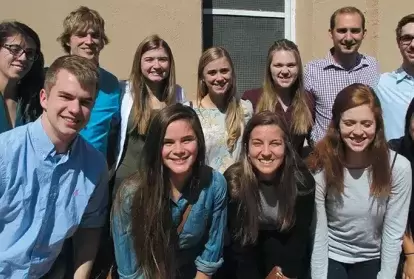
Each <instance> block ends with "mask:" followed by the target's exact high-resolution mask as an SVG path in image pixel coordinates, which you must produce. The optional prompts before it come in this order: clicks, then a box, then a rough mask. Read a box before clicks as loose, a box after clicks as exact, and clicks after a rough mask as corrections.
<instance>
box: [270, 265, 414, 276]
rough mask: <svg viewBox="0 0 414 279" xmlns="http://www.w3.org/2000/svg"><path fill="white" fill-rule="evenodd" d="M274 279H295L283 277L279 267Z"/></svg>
mask: <svg viewBox="0 0 414 279" xmlns="http://www.w3.org/2000/svg"><path fill="white" fill-rule="evenodd" d="M276 278H277V279H295V278H288V277H286V276H285V275H283V273H282V269H281V268H280V267H277V273H276ZM413 279H414V277H413Z"/></svg>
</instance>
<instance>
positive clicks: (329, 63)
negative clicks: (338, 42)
mask: <svg viewBox="0 0 414 279" xmlns="http://www.w3.org/2000/svg"><path fill="white" fill-rule="evenodd" d="M333 52H334V48H333V47H332V48H331V49H330V50H329V52H328V54H327V55H326V57H325V59H323V61H322V66H323V68H324V69H327V68H330V67H335V68H339V69H343V70H345V69H344V67H342V66H341V65H339V64H338V63H337V62H336V61H335V59H334V58H333ZM365 66H369V64H368V62H367V58H366V56H365V55H363V54H361V53H358V57H357V64H356V65H355V66H354V67H352V69H351V70H357V69H360V68H362V67H365Z"/></svg>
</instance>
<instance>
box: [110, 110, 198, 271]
mask: <svg viewBox="0 0 414 279" xmlns="http://www.w3.org/2000/svg"><path fill="white" fill-rule="evenodd" d="M178 120H186V121H188V122H189V123H190V125H191V127H192V129H193V130H194V133H195V135H196V137H197V148H198V153H197V158H196V160H195V162H194V165H193V167H192V176H191V181H190V183H189V187H191V188H190V191H193V190H194V191H195V190H197V189H198V188H199V187H202V185H200V179H201V176H202V171H203V169H204V166H205V152H206V147H205V142H204V135H203V131H202V128H201V123H200V120H199V119H198V116H197V114H196V113H195V111H194V110H193V109H192V108H190V107H188V106H184V105H182V104H180V103H177V104H174V105H171V106H168V107H165V108H164V109H162V110H161V111H160V112H159V113H157V114H156V115H155V116H154V118H153V120H152V121H151V124H150V126H149V129H148V133H147V139H146V141H145V144H144V148H143V150H142V154H141V157H140V160H139V168H138V171H137V172H136V173H135V174H134V175H132V176H131V177H129V178H127V179H126V180H125V181H124V182H123V183H122V185H121V188H120V190H119V191H118V193H117V198H116V202H115V204H114V209H113V210H114V211H115V210H121V206H122V204H128V203H127V201H125V200H122V199H123V198H124V197H123V194H121V193H130V192H133V193H134V194H133V197H132V206H131V236H132V238H133V241H134V250H135V253H136V256H137V259H139V261H138V264H139V267H140V269H141V270H142V272H143V274H144V277H145V278H159V279H161V278H162V279H164V278H166V279H167V278H171V279H173V278H175V277H174V274H175V271H176V266H175V264H174V256H175V254H174V252H175V251H176V248H177V245H178V235H177V232H176V228H175V227H174V226H173V221H172V215H171V214H172V213H171V209H170V205H171V201H170V192H171V186H170V182H169V181H170V180H169V176H168V169H167V168H166V166H165V165H164V164H163V159H162V155H161V152H162V147H163V145H164V137H165V132H166V130H167V128H168V126H169V125H170V124H171V123H172V122H175V121H178ZM131 189H132V191H131Z"/></svg>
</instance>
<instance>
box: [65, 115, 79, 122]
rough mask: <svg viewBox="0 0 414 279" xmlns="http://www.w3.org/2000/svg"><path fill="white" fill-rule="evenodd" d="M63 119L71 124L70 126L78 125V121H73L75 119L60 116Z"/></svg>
mask: <svg viewBox="0 0 414 279" xmlns="http://www.w3.org/2000/svg"><path fill="white" fill-rule="evenodd" d="M62 118H63V119H65V120H66V121H67V122H69V123H72V124H76V123H79V120H77V119H75V118H71V117H64V116H62Z"/></svg>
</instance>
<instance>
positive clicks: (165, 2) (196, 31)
mask: <svg viewBox="0 0 414 279" xmlns="http://www.w3.org/2000/svg"><path fill="white" fill-rule="evenodd" d="M22 5H24V8H23V9H22V8H21V7H22ZM80 5H84V6H88V7H90V8H92V9H96V10H98V12H99V13H100V14H101V16H102V17H103V18H104V19H105V21H106V31H107V33H108V36H109V38H110V40H111V42H110V44H109V45H107V47H106V48H105V49H104V50H103V51H102V54H101V64H102V66H103V67H104V68H106V69H107V70H109V71H111V72H113V73H114V74H116V75H117V76H118V78H119V79H125V78H127V77H128V75H129V72H130V70H131V65H132V60H133V56H134V53H135V50H136V48H137V46H138V44H139V43H140V41H141V40H142V39H143V38H144V37H145V36H147V35H149V34H151V33H158V34H159V35H160V36H161V37H162V38H164V39H165V40H166V41H167V42H168V44H169V45H170V46H171V48H172V51H173V53H174V58H175V61H176V72H177V82H178V83H179V84H181V85H182V86H183V87H184V89H185V90H186V92H187V94H189V95H192V94H194V93H193V92H195V88H196V78H197V77H196V72H195V69H196V68H197V63H198V58H199V56H200V53H201V49H202V45H201V28H202V26H201V24H200V22H201V0H173V1H171V0H151V1H145V0H118V1H110V0H82V1H80V0H71V1H53V0H41V1H24V4H23V3H22V2H20V1H6V2H5V3H2V8H1V9H0V19H2V20H6V19H15V20H20V21H22V22H24V23H26V24H28V25H29V26H31V27H32V28H33V29H34V30H35V31H36V32H37V33H38V34H39V36H40V39H41V42H42V51H43V53H44V55H45V58H46V63H47V64H50V63H51V62H52V61H53V60H54V59H55V58H56V57H58V56H60V55H62V54H63V52H62V50H61V47H60V45H59V43H58V42H57V41H56V38H57V37H58V36H59V34H60V32H61V31H62V21H63V19H64V18H65V16H66V15H67V14H68V13H70V12H71V11H72V10H74V9H75V8H77V7H78V6H80Z"/></svg>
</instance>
